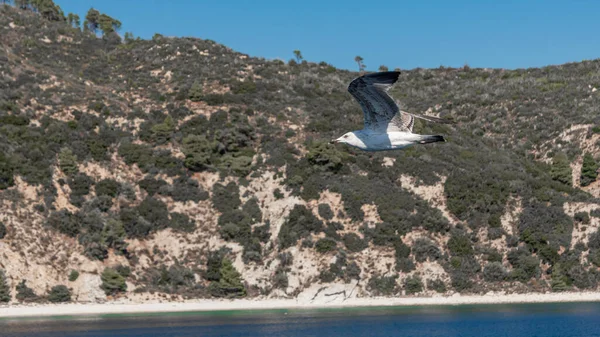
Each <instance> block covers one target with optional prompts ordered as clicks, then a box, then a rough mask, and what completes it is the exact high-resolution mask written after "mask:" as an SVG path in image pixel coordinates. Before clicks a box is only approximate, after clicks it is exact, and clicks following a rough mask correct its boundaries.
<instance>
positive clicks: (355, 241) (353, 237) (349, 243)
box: [343, 233, 367, 253]
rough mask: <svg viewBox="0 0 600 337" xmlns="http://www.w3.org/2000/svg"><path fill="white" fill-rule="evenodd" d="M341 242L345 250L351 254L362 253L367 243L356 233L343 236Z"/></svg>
mask: <svg viewBox="0 0 600 337" xmlns="http://www.w3.org/2000/svg"><path fill="white" fill-rule="evenodd" d="M343 241H344V245H345V246H346V248H347V249H348V250H349V251H350V252H353V253H357V252H360V251H363V250H364V249H365V248H367V242H366V241H365V240H364V239H362V238H361V237H360V236H358V235H357V234H356V233H348V234H345V235H344V238H343Z"/></svg>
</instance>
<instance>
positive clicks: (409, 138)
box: [332, 71, 449, 151]
mask: <svg viewBox="0 0 600 337" xmlns="http://www.w3.org/2000/svg"><path fill="white" fill-rule="evenodd" d="M399 75H400V72H399V71H387V72H380V73H373V74H368V75H363V76H361V77H359V78H356V79H354V80H353V81H352V82H350V85H349V86H348V92H350V94H352V96H353V97H354V98H355V99H356V100H357V101H358V103H359V104H360V106H361V108H362V110H363V113H364V128H363V129H362V130H358V131H351V132H348V133H346V134H344V135H343V136H341V137H340V138H338V139H335V140H333V141H332V143H344V144H348V145H350V146H353V147H356V148H359V149H361V150H364V151H385V150H399V149H403V148H405V147H407V146H410V145H413V144H426V143H434V142H445V141H446V140H445V139H444V137H443V136H439V135H419V134H416V133H412V128H413V125H414V117H417V118H421V119H424V120H427V121H430V122H437V123H449V121H447V120H444V119H441V118H437V117H431V116H425V115H418V114H414V113H409V112H406V111H401V110H400V108H399V107H398V105H397V104H396V102H395V101H394V100H393V99H392V98H391V97H390V96H389V95H388V94H387V91H388V90H389V89H390V88H391V87H392V85H393V84H394V83H396V81H397V80H398V76H399Z"/></svg>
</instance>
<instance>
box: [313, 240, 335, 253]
mask: <svg viewBox="0 0 600 337" xmlns="http://www.w3.org/2000/svg"><path fill="white" fill-rule="evenodd" d="M336 246H337V245H336V243H335V241H334V240H332V239H330V238H324V239H319V240H317V243H316V244H315V249H316V250H317V252H319V253H321V254H323V253H327V252H330V251H332V250H334V249H335V247H336Z"/></svg>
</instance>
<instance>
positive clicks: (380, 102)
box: [348, 71, 400, 130]
mask: <svg viewBox="0 0 600 337" xmlns="http://www.w3.org/2000/svg"><path fill="white" fill-rule="evenodd" d="M399 75H400V72H399V71H386V72H380V73H373V74H368V75H363V76H361V77H359V78H356V79H354V80H353V81H352V82H350V85H349V86H348V92H349V93H350V94H351V95H352V96H353V97H354V98H355V99H356V100H357V101H358V103H359V104H360V106H361V108H362V110H363V113H364V116H365V129H371V130H385V129H387V125H388V124H389V123H390V121H391V120H392V119H393V118H394V116H396V114H398V112H399V111H400V109H399V108H398V106H397V105H396V102H394V100H393V99H392V98H391V97H390V96H389V95H388V94H387V91H388V90H389V89H390V88H391V87H392V85H393V84H394V83H396V81H397V80H398V76H399Z"/></svg>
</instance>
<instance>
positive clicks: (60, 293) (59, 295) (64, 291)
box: [48, 284, 71, 303]
mask: <svg viewBox="0 0 600 337" xmlns="http://www.w3.org/2000/svg"><path fill="white" fill-rule="evenodd" d="M48 301H50V302H52V303H62V302H70V301H71V291H70V290H69V288H67V286H65V285H62V284H59V285H57V286H54V287H52V289H50V291H49V292H48Z"/></svg>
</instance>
